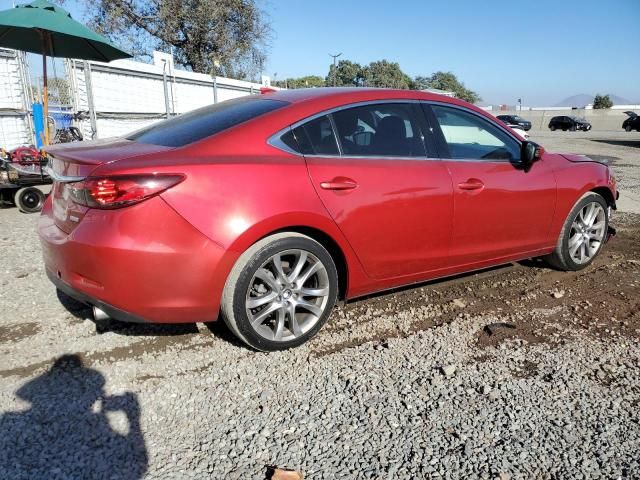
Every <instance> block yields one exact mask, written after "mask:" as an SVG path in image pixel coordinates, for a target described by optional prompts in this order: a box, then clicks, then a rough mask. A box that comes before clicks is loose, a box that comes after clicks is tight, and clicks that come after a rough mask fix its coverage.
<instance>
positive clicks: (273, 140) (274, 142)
mask: <svg viewBox="0 0 640 480" xmlns="http://www.w3.org/2000/svg"><path fill="white" fill-rule="evenodd" d="M380 103H408V104H426V105H442V106H444V107H451V108H456V109H458V110H462V111H463V112H467V113H470V114H471V115H475V116H476V117H478V118H480V119H481V120H484V121H485V122H489V123H491V124H492V125H494V126H496V127H497V128H499V129H500V130H502V131H503V132H504V133H506V134H507V135H508V136H509V137H510V138H512V139H513V140H515V142H516V143H517V144H518V145H519V148H520V149H521V148H522V142H523V140H522V139H521V138H519V137H518V136H517V135H516V134H515V133H514V132H510V131H509V128H508V127H505V126H502V125H500V123H498V122H494V121H492V120H491V119H488V118H486V117H485V116H484V115H481V114H479V113H478V112H475V111H473V110H470V109H469V108H467V107H464V106H461V105H455V104H453V103H449V102H441V101H437V100H421V99H415V98H404V99H400V98H398V99H389V98H386V99H383V100H367V101H363V102H355V103H349V104H346V105H340V106H338V107H333V108H330V109H328V110H323V111H322V112H318V113H314V114H313V115H310V116H308V117H305V118H303V119H301V120H298V121H297V122H295V123H292V124H291V125H289V126H287V127H285V128H283V129H281V130H278V131H277V132H276V133H274V134H273V135H271V136H270V137H269V138H268V139H267V143H268V144H269V145H271V146H272V147H274V148H277V149H279V150H282V151H284V152H287V153H291V154H293V155H297V156H299V157H308V158H346V159H367V158H369V159H374V158H375V159H385V160H386V159H390V160H450V161H454V162H458V161H460V162H487V163H513V162H514V161H513V160H507V159H503V160H497V159H495V160H491V159H489V160H484V159H479V158H440V157H429V156H427V155H424V156H416V157H402V156H391V155H384V156H383V155H380V156H376V157H371V156H369V155H342V154H338V155H315V154H313V155H311V154H308V155H305V154H303V153H300V152H297V151H295V150H293V149H292V148H289V147H288V146H287V145H286V144H285V143H284V142H283V141H282V140H281V139H280V137H281V136H282V135H284V134H285V133H287V131H288V130H294V129H296V128H298V127H299V126H300V125H303V124H305V123H307V122H310V121H312V120H315V119H316V118H319V117H322V116H324V115H327V116H328V117H329V120H330V122H331V127H332V129H333V134H334V136H335V137H336V142H337V144H338V151H339V152H340V153H341V152H342V145H341V144H340V141H339V139H338V138H337V132H336V128H335V123H334V121H333V117H332V116H331V114H332V113H335V112H339V111H341V110H346V109H348V108H356V107H363V106H367V105H378V104H380ZM426 121H427V124H428V119H426ZM428 125H429V124H428ZM429 128H433V126H432V125H429ZM421 136H422V140H423V143H424V141H425V138H424V134H423V133H422V132H421ZM425 149H426V146H425Z"/></svg>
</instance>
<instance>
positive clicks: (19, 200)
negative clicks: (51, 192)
mask: <svg viewBox="0 0 640 480" xmlns="http://www.w3.org/2000/svg"><path fill="white" fill-rule="evenodd" d="M29 194H35V195H36V196H37V197H38V203H37V205H36V206H35V207H30V206H28V205H26V204H25V203H24V200H23V199H24V196H25V195H29ZM45 198H46V197H45V194H44V193H43V192H42V191H41V190H40V189H38V188H35V187H27V188H22V189H20V190H18V191H17V192H16V196H15V204H16V206H17V207H18V208H19V209H20V211H22V212H25V213H36V212H39V211H40V210H42V205H43V204H44V201H45Z"/></svg>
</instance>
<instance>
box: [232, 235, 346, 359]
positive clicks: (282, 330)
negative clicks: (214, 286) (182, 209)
mask: <svg viewBox="0 0 640 480" xmlns="http://www.w3.org/2000/svg"><path fill="white" fill-rule="evenodd" d="M337 295H338V273H337V270H336V266H335V263H334V261H333V259H332V257H331V255H330V254H329V252H328V251H327V250H326V249H325V248H324V247H323V246H322V245H321V244H320V243H318V242H316V241H315V240H313V239H312V238H310V237H307V236H305V235H301V234H299V233H294V232H284V233H278V234H275V235H271V236H269V237H267V238H264V239H262V240H260V241H259V242H257V243H256V244H254V245H253V246H251V247H250V248H249V249H248V250H247V251H246V252H244V253H243V254H242V255H241V256H240V258H239V259H238V261H237V262H236V264H235V265H234V267H233V269H232V271H231V273H230V275H229V278H228V279H227V282H226V284H225V288H224V292H223V295H222V304H221V310H222V316H223V319H224V321H225V323H226V324H227V326H228V327H229V328H230V329H231V331H233V333H234V334H235V335H236V336H237V337H238V338H239V339H240V340H242V341H243V342H245V343H246V344H248V345H249V346H251V347H253V348H255V349H257V350H263V351H272V350H284V349H287V348H291V347H296V346H298V345H300V344H302V343H304V342H306V341H307V340H309V339H310V338H311V337H313V336H314V335H315V334H316V333H317V332H318V331H319V330H320V328H321V327H322V325H323V324H324V323H325V322H326V321H327V318H328V317H329V315H330V313H331V310H332V309H333V306H334V304H335V302H336V298H337Z"/></svg>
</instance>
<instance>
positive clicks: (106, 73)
mask: <svg viewBox="0 0 640 480" xmlns="http://www.w3.org/2000/svg"><path fill="white" fill-rule="evenodd" d="M24 71H28V67H27V66H26V63H25V62H24V57H21V54H19V53H17V52H14V51H12V50H0V146H3V147H5V148H14V147H16V146H18V145H23V144H31V143H34V138H35V137H34V132H33V125H32V122H31V116H30V113H29V112H30V109H31V105H30V100H29V94H28V93H27V92H28V91H29V87H28V86H27V85H28V81H29V80H28V79H27V78H25V75H24V74H23V73H21V72H24ZM64 71H65V76H66V79H67V84H68V88H69V97H68V98H70V99H71V101H70V105H69V107H70V108H69V113H68V115H67V117H68V121H69V122H71V118H72V117H73V118H74V119H73V121H72V122H73V124H74V125H75V126H77V127H79V128H80V130H81V131H82V133H83V135H84V137H85V139H87V140H88V139H92V138H106V137H112V136H119V135H123V134H126V133H128V132H130V131H133V130H136V129H138V128H141V127H143V126H145V125H148V124H150V123H153V122H157V121H159V120H161V119H164V118H168V117H170V116H173V115H179V114H181V113H184V112H187V111H189V110H193V109H195V108H198V107H202V106H205V105H209V104H212V103H216V102H222V101H224V100H228V99H231V98H235V97H240V96H244V95H250V94H256V93H259V91H260V88H261V87H262V86H263V85H262V84H259V83H252V82H246V81H242V80H234V79H230V78H225V77H211V76H209V75H205V74H200V73H193V72H187V71H183V70H177V69H175V68H174V67H173V58H172V57H171V55H168V54H164V53H161V52H154V63H153V64H147V63H141V62H134V61H130V60H117V61H114V62H111V63H101V62H85V61H79V60H66V61H65V68H64ZM267 81H268V80H267ZM52 110H55V105H50V112H51V111H52ZM59 118H60V117H58V119H59ZM58 126H60V124H59V125H58Z"/></svg>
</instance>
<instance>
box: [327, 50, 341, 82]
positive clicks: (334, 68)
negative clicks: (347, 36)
mask: <svg viewBox="0 0 640 480" xmlns="http://www.w3.org/2000/svg"><path fill="white" fill-rule="evenodd" d="M340 55H342V52H340V53H338V54H337V55H331V54H329V56H330V57H333V86H334V87H335V86H336V80H337V73H338V71H337V70H336V59H337V58H338V57H339V56H340Z"/></svg>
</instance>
